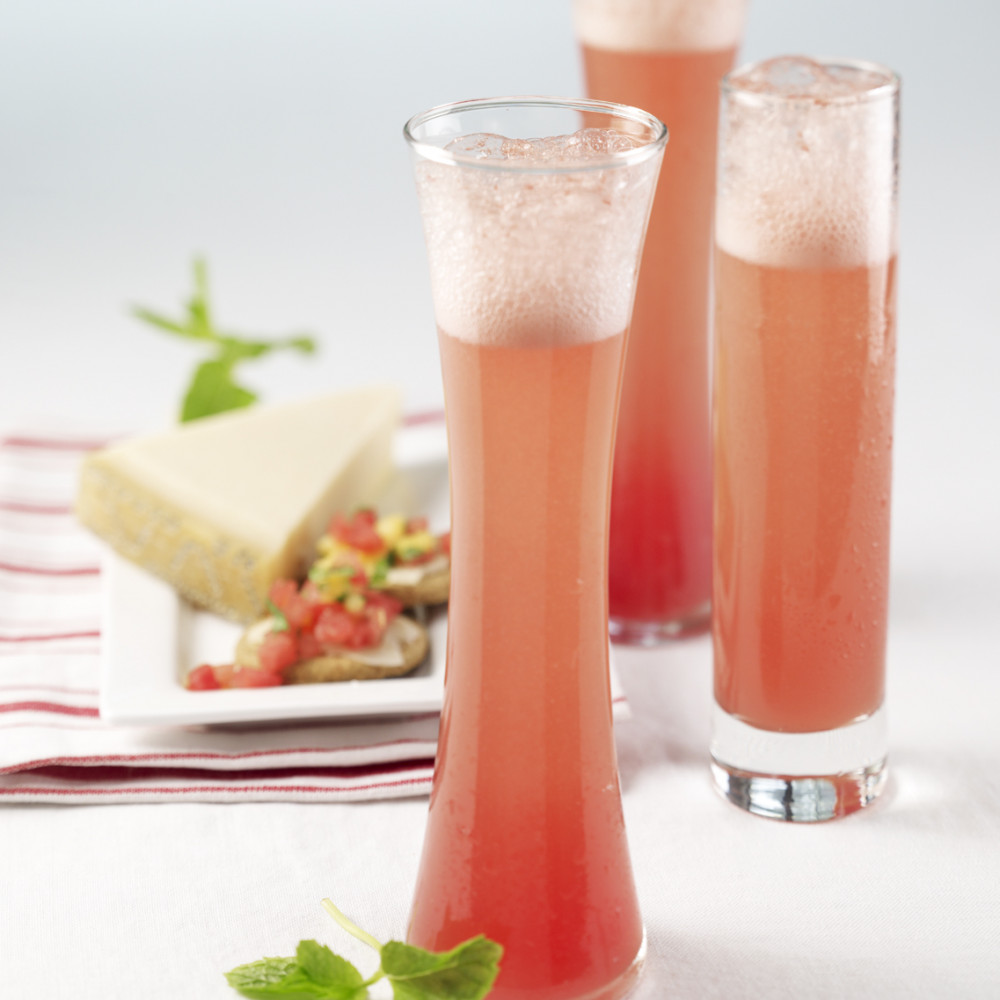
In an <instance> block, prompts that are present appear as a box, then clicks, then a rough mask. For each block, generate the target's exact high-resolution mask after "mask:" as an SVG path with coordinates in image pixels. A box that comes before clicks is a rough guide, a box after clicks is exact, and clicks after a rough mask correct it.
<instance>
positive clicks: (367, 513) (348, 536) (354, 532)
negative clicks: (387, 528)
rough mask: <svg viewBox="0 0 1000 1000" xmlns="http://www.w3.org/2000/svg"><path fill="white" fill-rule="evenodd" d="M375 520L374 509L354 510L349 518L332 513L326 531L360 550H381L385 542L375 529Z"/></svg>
mask: <svg viewBox="0 0 1000 1000" xmlns="http://www.w3.org/2000/svg"><path fill="white" fill-rule="evenodd" d="M377 520H378V516H377V515H376V513H375V511H374V510H371V509H368V508H366V509H363V510H357V511H355V512H354V513H353V514H352V515H351V517H350V519H348V518H346V517H344V515H343V514H334V515H333V519H332V520H331V521H330V527H329V529H328V532H329V534H331V535H333V537H334V538H336V539H337V541H338V542H341V543H342V544H344V545H349V546H351V548H354V549H358V550H359V551H361V552H381V551H382V550H383V549H384V548H385V543H384V542H383V541H382V536H381V535H379V533H378V532H377V531H376V530H375V524H376V522H377Z"/></svg>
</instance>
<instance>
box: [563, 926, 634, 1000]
mask: <svg viewBox="0 0 1000 1000" xmlns="http://www.w3.org/2000/svg"><path fill="white" fill-rule="evenodd" d="M645 960H646V930H645V928H643V931H642V943H641V944H640V945H639V950H638V951H637V952H636V955H635V958H634V959H633V960H632V964H631V965H630V966H629V967H628V968H627V969H626V970H625V971H624V972H623V973H622V974H621V975H620V976H619V977H618V978H617V979H616V980H615V981H614V982H613V983H610V984H609V985H607V986H603V987H602V988H601V989H599V990H598V991H597V992H596V993H588V994H587V995H586V996H581V997H578V998H576V1000H625V997H628V996H631V994H632V993H633V991H634V990H635V988H636V987H637V986H638V985H639V980H640V978H641V977H642V966H643V963H644V962H645Z"/></svg>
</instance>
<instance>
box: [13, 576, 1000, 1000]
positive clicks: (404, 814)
mask: <svg viewBox="0 0 1000 1000" xmlns="http://www.w3.org/2000/svg"><path fill="white" fill-rule="evenodd" d="M994 596H996V595H994ZM914 610H915V611H916V610H917V609H914ZM980 629H981V631H980V632H978V633H977V631H976V627H975V622H974V621H973V620H972V618H971V615H970V616H969V618H968V619H966V620H956V621H954V622H953V623H952V624H951V625H950V626H948V628H947V629H946V630H942V628H941V623H940V621H935V619H934V618H933V616H931V615H928V616H927V617H924V616H923V615H921V614H916V613H915V614H914V615H913V617H912V619H909V620H908V627H905V628H904V627H900V628H899V629H897V630H896V631H895V632H894V634H893V636H892V652H891V670H890V684H889V701H888V704H889V708H890V713H891V723H890V726H891V740H892V753H891V758H890V761H891V767H892V776H891V782H890V784H889V787H888V790H887V792H886V793H885V795H884V797H883V798H882V799H881V800H880V801H879V802H878V803H877V804H875V805H874V806H873V807H871V808H870V809H868V810H866V811H864V812H862V813H861V814H858V815H855V816H852V817H849V818H847V819H844V820H840V821H835V822H832V823H826V824H821V825H815V826H792V825H786V824H780V823H777V822H774V821H770V820H764V819H760V818H757V817H753V816H750V815H747V814H745V813H743V812H741V811H740V810H738V809H736V808H735V807H733V806H731V805H729V804H728V803H726V802H723V801H722V800H721V799H720V798H719V797H718V796H717V795H716V793H715V792H714V790H713V789H712V787H711V785H710V782H709V777H708V769H707V761H706V749H705V748H706V744H707V739H708V725H707V716H708V707H709V697H710V683H709V659H710V655H709V644H708V641H707V640H706V639H697V640H691V641H687V642H683V643H679V644H677V645H674V646H670V647H668V648H666V649H664V650H658V651H649V652H646V651H621V652H619V653H618V654H617V660H618V663H619V667H620V670H621V673H622V676H623V680H624V683H625V687H626V689H627V691H628V695H629V700H630V702H631V704H632V707H633V719H632V720H631V721H628V722H625V723H622V724H619V726H618V748H619V762H620V768H621V775H622V785H623V790H624V803H625V811H626V818H627V822H628V828H629V838H630V842H631V846H632V853H633V861H634V866H635V872H636V879H637V882H638V887H639V894H640V898H641V903H642V908H643V913H644V916H645V920H646V928H647V933H648V940H649V952H648V960H647V968H646V975H645V977H644V980H643V983H642V985H641V986H640V989H639V991H638V993H637V995H636V997H637V1000H654V998H657V1000H658V998H661V997H668V996H669V997H672V998H677V1000H687V998H690V1000H710V998H720V1000H722V998H724V1000H732V998H737V997H810V998H812V997H815V998H820V997H824V998H825V997H830V998H834V997H838V998H839V997H872V998H896V997H898V998H900V1000H904V998H905V1000H914V998H923V997H926V998H934V997H959V998H980V997H981V998H989V997H997V996H1000V779H998V761H1000V727H998V726H997V723H996V710H997V707H998V706H1000V672H998V671H997V670H996V658H995V650H993V649H987V647H986V646H985V645H984V644H983V643H982V642H981V641H978V640H982V639H984V638H986V626H985V625H984V624H982V623H981V625H980ZM943 631H944V632H947V633H948V634H947V636H946V637H945V636H944V634H943ZM963 637H964V638H963ZM944 638H947V640H948V641H947V646H944V645H942V646H941V647H940V648H938V644H939V643H941V642H942V639H944ZM987 654H992V655H987ZM425 813H426V800H425V799H408V800H399V801H393V802H375V803H360V804H338V805H296V804H244V805H216V804H187V805H180V804H177V805H128V806H99V807H97V806H94V807H88V806H81V807H68V808H59V807H51V806H20V807H10V808H7V809H4V810H3V811H2V812H0V885H2V886H3V892H2V895H0V969H2V970H3V982H4V988H3V991H2V992H3V995H5V996H11V997H29V996H37V997H44V998H49V997H51V998H59V997H68V996H74V997H78V998H81V1000H83V998H105V997H111V996H114V997H119V996H121V997H125V996H140V995H141V996H144V997H147V998H151V1000H159V998H164V1000H166V998H175V997H178V996H184V997H205V998H210V997H219V998H224V997H227V996H231V995H232V996H235V994H232V992H231V991H230V990H229V988H228V986H226V984H225V982H224V980H223V979H222V976H221V973H222V972H223V971H224V970H226V969H229V968H231V967H232V966H234V965H236V964H238V963H240V962H244V961H249V960H251V959H255V958H258V957H262V956H264V955H273V954H291V953H292V952H293V950H294V946H295V944H296V943H297V942H298V941H299V939H301V938H316V939H318V940H321V941H325V942H327V943H329V944H331V946H333V947H334V949H335V950H340V951H341V952H342V953H344V954H346V955H348V956H349V957H351V958H352V959H353V960H355V961H356V963H357V964H358V965H359V966H360V967H361V968H362V969H371V968H374V962H373V961H372V958H373V955H371V953H366V951H365V949H364V948H363V946H360V945H357V943H356V942H354V941H353V939H351V938H349V937H347V936H346V935H344V934H343V933H342V932H341V931H340V930H339V928H337V927H336V926H335V925H334V924H333V922H332V921H330V919H329V918H328V917H327V916H326V915H325V914H324V913H323V911H322V910H321V908H320V905H319V900H320V899H321V897H323V896H327V895H328V896H330V897H332V898H333V899H334V900H335V901H336V902H337V903H338V905H339V906H341V908H342V909H344V910H345V911H346V912H347V913H348V914H349V915H351V916H352V917H353V918H354V919H355V920H356V921H357V922H358V923H360V924H361V925H362V926H364V927H365V928H366V929H368V930H370V931H371V932H372V933H374V934H375V935H376V937H380V938H382V939H386V938H389V937H393V936H395V937H401V936H402V935H403V933H404V931H405V925H406V919H407V910H408V906H409V901H410V892H411V889H412V885H413V880H414V876H415V872H416V865H417V861H418V857H419V848H420V841H421V837H422V831H423V823H424V817H425Z"/></svg>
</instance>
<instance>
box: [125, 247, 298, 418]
mask: <svg viewBox="0 0 1000 1000" xmlns="http://www.w3.org/2000/svg"><path fill="white" fill-rule="evenodd" d="M193 268H194V294H193V295H192V296H191V298H190V299H189V300H188V301H187V302H186V303H185V313H186V315H185V318H184V319H183V320H180V321H178V320H172V319H168V318H167V317H166V316H163V315H161V314H160V313H157V312H154V311H153V310H151V309H145V308H143V307H141V306H136V307H134V308H133V309H132V315H133V316H135V317H136V318H137V319H140V320H142V321H143V322H145V323H149V324H150V325H152V326H154V327H156V328H157V329H160V330H164V331H166V332H167V333H170V334H173V335H174V336H178V337H184V338H186V339H188V340H200V341H203V342H208V343H209V344H212V345H214V348H215V357H214V358H212V359H210V360H208V361H205V362H203V363H202V364H201V365H199V366H198V368H197V369H195V373H194V376H193V378H192V380H191V384H190V386H189V387H188V389H187V392H186V393H185V397H184V402H183V405H182V409H181V422H182V423H183V422H185V421H188V420H197V419H198V418H199V417H206V416H209V415H211V414H213V413H224V412H225V411H227V410H236V409H239V408H240V407H243V406H249V405H250V404H251V403H253V402H255V401H256V399H257V396H256V393H253V392H251V391H250V390H249V389H246V388H245V387H243V386H241V385H238V384H237V382H236V381H235V379H234V378H233V369H234V367H235V366H236V365H237V364H238V363H239V362H241V361H248V360H252V359H253V358H259V357H262V356H263V355H265V354H269V353H270V352H271V351H277V350H286V349H287V350H296V351H299V352H301V353H303V354H313V353H315V351H316V342H315V341H314V340H313V339H312V337H309V336H306V335H305V334H299V335H296V336H291V337H284V338H279V339H275V340H255V339H251V338H247V337H240V336H237V335H236V334H222V333H220V332H219V331H218V330H216V329H215V324H214V323H213V320H212V308H211V304H210V300H209V293H208V268H207V266H206V264H205V261H204V260H202V259H201V258H198V259H196V260H195V261H194V265H193Z"/></svg>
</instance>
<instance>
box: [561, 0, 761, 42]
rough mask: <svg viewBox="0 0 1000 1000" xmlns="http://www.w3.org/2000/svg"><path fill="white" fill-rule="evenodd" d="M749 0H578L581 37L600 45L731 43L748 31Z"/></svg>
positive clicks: (577, 22)
mask: <svg viewBox="0 0 1000 1000" xmlns="http://www.w3.org/2000/svg"><path fill="white" fill-rule="evenodd" d="M745 10H746V0H575V2H574V4H573V20H574V23H575V25H576V34H577V37H578V38H579V39H580V41H581V42H582V43H583V44H584V45H587V46H590V47H592V48H596V49H613V50H615V51H634V52H691V51H704V50H711V49H730V48H733V47H734V46H736V45H738V44H739V41H740V38H741V37H742V35H743V18H744V13H745Z"/></svg>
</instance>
